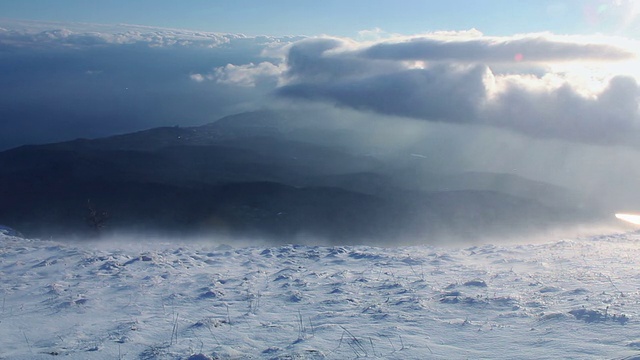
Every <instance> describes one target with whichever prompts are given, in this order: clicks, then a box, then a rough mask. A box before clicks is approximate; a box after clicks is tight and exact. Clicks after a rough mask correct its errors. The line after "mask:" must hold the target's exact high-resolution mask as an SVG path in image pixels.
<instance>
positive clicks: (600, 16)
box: [0, 0, 640, 38]
mask: <svg viewBox="0 0 640 360" xmlns="http://www.w3.org/2000/svg"><path fill="white" fill-rule="evenodd" d="M631 3H633V1H628V0H626V1H625V0H564V1H562V0H545V1H529V0H491V1H468V0H464V1H463V0H449V1H427V0H404V1H388V0H348V1H345V0H323V1H300V0H279V1H264V0H233V1H228V0H220V1H210V0H209V1H207V0H190V1H166V0H139V1H130V0H128V1H127V0H110V1H86V0H57V1H49V0H20V1H13V0H3V1H0V14H1V15H0V17H3V18H13V19H30V20H46V21H61V22H91V23H128V24H138V25H148V26H162V27H175V28H188V29H194V30H203V31H214V32H232V33H245V34H249V35H263V34H264V35H285V34H287V35H319V34H328V35H337V36H354V35H355V34H356V33H357V32H358V31H360V30H365V29H373V28H381V29H383V30H385V31H387V32H391V33H403V34H416V33H422V32H430V31H438V30H464V29H471V28H476V29H479V30H481V31H482V32H483V33H485V34H489V35H508V34H514V33H531V32H542V31H551V32H554V33H556V34H587V33H596V32H598V33H605V34H623V35H625V36H628V37H635V38H638V37H639V36H640V30H639V29H638V25H637V22H636V23H635V24H630V23H629V21H628V19H627V20H625V19H624V18H625V17H629V16H630V15H631V14H630V12H634V11H636V10H633V11H630V10H629V7H630V6H631V7H633V6H632V5H629V4H631ZM635 8H637V6H635Z"/></svg>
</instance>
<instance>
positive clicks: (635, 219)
mask: <svg viewBox="0 0 640 360" xmlns="http://www.w3.org/2000/svg"><path fill="white" fill-rule="evenodd" d="M616 217H617V218H618V219H620V220H624V221H626V222H629V223H632V224H634V225H640V215H634V214H616Z"/></svg>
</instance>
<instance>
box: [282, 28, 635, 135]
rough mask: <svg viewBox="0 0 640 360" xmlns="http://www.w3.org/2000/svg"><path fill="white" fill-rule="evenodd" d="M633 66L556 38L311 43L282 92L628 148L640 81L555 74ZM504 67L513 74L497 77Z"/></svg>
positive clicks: (624, 53) (611, 51) (622, 55)
mask: <svg viewBox="0 0 640 360" xmlns="http://www.w3.org/2000/svg"><path fill="white" fill-rule="evenodd" d="M632 59H635V55H634V53H633V52H632V51H630V50H628V49H626V48H624V47H621V46H614V45H610V44H606V43H602V42H599V43H590V42H588V41H586V40H585V39H576V40H575V41H573V42H571V41H570V38H566V37H565V38H558V39H556V38H554V37H552V36H550V35H547V36H544V37H543V36H541V35H535V36H531V37H526V36H520V37H517V38H514V39H496V38H487V39H484V38H482V37H479V38H474V39H458V38H456V39H451V38H446V37H445V38H443V37H422V38H412V39H402V40H401V41H396V42H392V41H388V40H387V41H385V42H381V43H373V44H359V43H354V42H352V41H349V40H341V39H326V38H321V39H306V40H303V41H300V42H297V43H295V44H293V45H291V46H290V47H289V50H288V56H287V57H286V59H285V66H284V67H283V69H284V70H283V71H282V73H281V74H280V77H281V84H282V85H281V86H280V87H279V88H278V89H277V93H278V94H280V95H281V96H284V97H289V98H299V99H306V100H317V101H325V102H330V103H334V104H336V105H338V106H344V107H349V108H354V109H360V110H368V111H373V112H377V113H382V114H388V115H398V116H404V117H411V118H417V119H424V120H429V121H440V122H449V123H458V124H475V125H485V126H486V125H488V126H494V127H500V128H506V129H510V130H513V131H517V132H519V133H523V134H526V135H529V136H533V137H542V138H549V137H550V138H558V139H566V140H570V141H578V142H588V143H601V144H609V143H624V142H628V141H631V139H632V138H633V136H632V134H634V133H637V132H638V131H639V130H640V110H639V108H640V87H639V85H638V82H637V80H636V79H635V78H634V77H632V76H625V75H618V76H610V77H609V78H608V79H604V80H603V81H604V83H603V84H602V86H601V87H602V89H600V90H598V91H594V90H592V89H584V88H581V87H580V85H578V84H577V83H575V82H574V81H572V80H571V78H572V77H571V76H568V75H567V74H566V73H563V72H554V71H553V64H554V63H557V62H565V64H566V62H576V63H590V64H601V63H609V62H611V61H630V60H632ZM505 63H507V65H508V66H511V68H510V71H508V72H501V71H494V70H493V69H494V68H505ZM525 63H527V64H525ZM532 63H533V64H534V67H532V66H530V64H532ZM532 68H535V69H536V70H535V71H533V72H532V71H531V69H532ZM565 68H566V67H565ZM636 138H637V137H636Z"/></svg>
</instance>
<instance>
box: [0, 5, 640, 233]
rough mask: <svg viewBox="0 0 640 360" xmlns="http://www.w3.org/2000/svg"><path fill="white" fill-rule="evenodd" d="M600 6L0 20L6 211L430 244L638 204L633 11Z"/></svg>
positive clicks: (589, 219)
mask: <svg viewBox="0 0 640 360" xmlns="http://www.w3.org/2000/svg"><path fill="white" fill-rule="evenodd" d="M602 3H603V4H604V3H607V7H598V8H596V10H597V11H596V12H595V15H594V16H595V18H596V19H597V20H599V21H600V23H599V24H600V25H597V26H600V27H597V26H596V25H594V24H595V23H593V24H592V23H589V24H591V25H589V26H591V28H589V27H588V26H586V25H585V24H586V22H585V21H587V20H584V21H583V23H580V24H582V25H581V26H582V27H576V28H573V29H572V30H570V29H566V28H563V29H559V30H558V31H553V30H550V29H532V28H527V27H526V26H525V27H523V28H522V29H520V30H518V31H514V32H508V31H497V30H496V29H493V30H492V34H491V35H489V34H484V33H483V32H481V30H482V29H480V30H476V29H475V28H473V29H471V30H456V31H453V30H451V29H447V31H443V30H442V28H434V29H430V28H423V29H422V30H420V31H413V33H411V32H405V33H404V34H401V33H398V32H386V31H384V30H381V29H380V28H374V26H369V27H368V28H369V29H373V30H364V31H360V32H358V33H356V32H355V31H353V32H352V33H353V34H354V35H355V36H349V35H348V34H345V33H343V32H339V34H338V35H339V36H333V35H318V36H313V35H310V34H309V33H307V32H304V31H300V32H299V33H300V34H305V35H304V36H302V35H300V36H298V35H295V34H293V35H281V34H282V33H280V32H275V31H274V32H272V33H276V34H277V35H275V36H272V35H259V36H257V35H255V36H254V35H243V34H240V33H235V34H232V33H223V32H212V31H195V30H186V29H184V27H183V26H182V25H180V27H183V28H182V29H175V28H164V27H158V26H142V25H106V24H107V23H117V22H118V21H105V20H104V19H102V20H98V21H95V22H101V23H102V24H93V23H87V22H78V21H81V20H78V19H77V18H76V19H64V20H65V21H64V22H51V21H31V20H16V19H9V18H4V19H0V150H2V152H0V198H1V199H2V200H1V202H2V206H1V207H0V223H2V224H6V225H8V226H11V227H13V228H16V229H19V230H20V231H21V232H23V233H25V234H26V235H31V236H46V235H50V234H76V235H84V234H88V233H91V232H92V231H94V230H96V229H91V226H88V225H87V216H88V215H87V213H88V212H89V213H90V211H91V209H93V210H96V211H99V212H106V213H108V214H109V216H108V218H106V219H105V220H104V230H101V231H104V232H109V231H111V232H117V231H143V232H147V231H156V232H167V233H171V234H209V233H216V234H225V235H231V236H246V237H266V238H270V239H277V240H278V241H297V240H300V239H302V238H307V237H308V238H317V239H322V240H323V241H329V242H333V243H344V242H368V241H376V242H378V243H384V242H387V241H390V239H402V240H403V241H408V242H412V243H424V242H433V241H436V240H435V239H438V238H442V239H444V238H451V237H456V238H462V239H474V238H477V237H482V236H495V235H514V234H522V233H531V232H537V231H545V230H550V229H557V228H569V227H573V226H577V225H585V224H588V225H594V224H599V223H601V222H602V221H607V220H610V218H611V217H612V216H613V213H614V212H615V211H618V212H633V211H634V210H637V209H640V191H638V179H640V156H638V155H640V154H639V150H640V149H639V148H638V144H640V127H639V125H640V85H639V82H638V79H639V77H640V63H639V62H638V53H637V49H639V48H640V46H638V45H640V44H638V40H637V36H638V35H637V33H634V32H633V29H636V31H637V29H638V22H637V18H636V17H635V14H637V13H638V12H637V6H635V5H634V2H625V1H618V2H611V4H609V2H602ZM568 6H569V5H565V6H564V7H550V6H547V7H546V9H547V10H546V11H547V15H549V16H551V15H553V14H556V15H557V14H565V15H566V16H569V15H568V11H567V9H568ZM587 8H588V7H585V9H587ZM296 9H297V8H295V7H292V8H291V12H292V13H294V12H295V11H298V10H296ZM562 9H564V10H562ZM552 10H553V11H552ZM16 11H17V10H16ZM9 13H10V14H12V13H11V12H9ZM586 13H587V12H586V10H585V14H586ZM16 14H18V13H17V12H16ZM624 14H626V15H625V16H623V15H624ZM629 14H631V15H629ZM71 15H73V13H71ZM71 15H68V16H71ZM592 15H593V14H592ZM12 16H13V15H12ZM318 16H319V17H321V16H322V14H321V13H318ZM340 16H342V15H340ZM372 16H373V15H372ZM554 16H555V15H554ZM585 16H586V15H585ZM15 17H16V18H19V17H25V16H19V15H15ZM34 18H38V19H44V18H43V17H42V16H40V17H34ZM550 18H553V16H551V17H550ZM618 18H619V21H618V22H617V23H619V24H620V26H618V27H614V26H612V25H611V24H612V23H613V22H615V21H614V20H615V19H618ZM589 19H591V18H589ZM69 20H71V21H76V22H71V21H69ZM129 22H130V21H129ZM141 23H145V21H141ZM146 23H147V24H152V25H157V21H156V22H153V21H149V22H146ZM623 25H624V26H623ZM367 26H368V25H367ZM375 26H378V25H375ZM486 26H487V27H490V25H488V24H487V25H486ZM523 26H524V25H523ZM576 26H577V25H576ZM393 27H394V26H392V25H390V26H389V29H390V30H392V29H393ZM198 28H203V27H202V26H198ZM292 28H295V26H293V23H292ZM470 28H471V26H468V27H466V29H470ZM359 30H362V29H359ZM578 30H580V31H578ZM392 31H394V30H392ZM322 32H324V33H327V30H324V31H322ZM322 32H318V33H322ZM513 34H516V35H513ZM592 34H597V35H592ZM94 227H95V226H94Z"/></svg>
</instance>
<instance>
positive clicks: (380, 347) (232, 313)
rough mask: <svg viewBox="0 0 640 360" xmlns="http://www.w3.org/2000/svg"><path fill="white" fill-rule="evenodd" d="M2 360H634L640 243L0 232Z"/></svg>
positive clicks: (634, 237) (631, 237)
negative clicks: (335, 241) (45, 236)
mask: <svg viewBox="0 0 640 360" xmlns="http://www.w3.org/2000/svg"><path fill="white" fill-rule="evenodd" d="M0 303H1V304H0V358H2V359H52V358H58V357H59V358H63V359H189V358H191V359H324V358H326V359H350V358H358V357H369V358H383V359H561V358H571V359H603V358H607V359H640V234H637V233H629V234H615V235H606V236H598V237H589V238H580V239H571V240H562V241H554V242H549V243H543V244H527V245H500V246H497V245H482V246H476V247H466V248H456V249H451V248H437V247H428V246H414V247H396V248H378V247H368V246H352V247H314V246H279V247H242V248H230V247H224V246H217V245H211V244H209V245H206V244H202V243H197V244H195V243H194V244H186V243H182V244H179V245H171V244H161V243H158V242H147V241H145V240H140V241H139V242H137V243H136V242H133V243H130V244H125V243H122V242H120V243H113V242H109V243H100V244H96V243H89V242H88V243H74V244H66V243H59V242H52V241H42V240H25V239H21V238H17V237H10V236H6V235H0Z"/></svg>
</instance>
